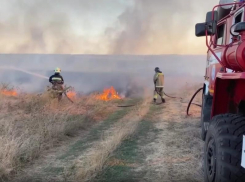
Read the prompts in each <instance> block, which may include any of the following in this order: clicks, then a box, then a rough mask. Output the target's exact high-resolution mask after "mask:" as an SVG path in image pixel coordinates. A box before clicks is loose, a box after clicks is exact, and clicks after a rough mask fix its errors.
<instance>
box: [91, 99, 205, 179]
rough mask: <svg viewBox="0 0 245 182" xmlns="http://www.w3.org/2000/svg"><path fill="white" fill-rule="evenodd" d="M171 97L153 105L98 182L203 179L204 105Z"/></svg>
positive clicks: (116, 152) (114, 154)
mask: <svg viewBox="0 0 245 182" xmlns="http://www.w3.org/2000/svg"><path fill="white" fill-rule="evenodd" d="M185 111H186V104H183V103H180V102H179V100H178V99H167V102H166V103H165V104H163V105H152V106H151V108H150V111H149V112H148V114H147V115H146V116H145V117H144V118H143V119H142V121H141V122H140V124H139V126H138V129H137V130H136V132H135V133H134V135H132V136H131V137H130V138H128V139H127V140H125V141H124V142H123V143H122V144H121V146H120V147H119V148H118V149H117V150H116V151H115V152H114V153H113V155H112V156H111V158H110V159H109V160H108V162H107V166H106V168H104V170H103V172H102V173H101V175H100V176H98V177H97V179H96V182H115V181H117V182H125V181H128V182H187V181H188V182H202V147H203V142H202V141H201V139H200V124H199V119H200V118H199V114H200V109H199V108H198V107H195V106H193V107H192V109H191V111H192V112H191V113H195V114H194V115H192V116H190V117H186V115H185Z"/></svg>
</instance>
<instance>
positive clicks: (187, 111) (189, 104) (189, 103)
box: [117, 88, 203, 116]
mask: <svg viewBox="0 0 245 182" xmlns="http://www.w3.org/2000/svg"><path fill="white" fill-rule="evenodd" d="M202 89H203V88H199V89H198V90H197V91H196V92H195V93H194V95H193V96H192V98H191V100H190V101H189V102H181V103H188V106H187V110H186V114H187V115H188V116H189V110H190V106H191V105H196V106H198V107H202V105H200V104H197V103H192V101H193V100H194V98H195V97H196V95H197V94H198V93H199V92H200V91H201V90H202ZM155 91H156V93H157V94H158V95H160V96H161V94H160V93H159V92H158V91H157V90H156V89H155ZM163 94H164V95H165V96H166V97H169V98H172V99H178V98H179V99H180V100H181V101H182V100H183V98H182V97H176V96H170V95H168V94H166V93H165V92H164V91H163ZM133 106H135V105H133V104H132V105H124V106H123V105H122V106H117V107H133Z"/></svg>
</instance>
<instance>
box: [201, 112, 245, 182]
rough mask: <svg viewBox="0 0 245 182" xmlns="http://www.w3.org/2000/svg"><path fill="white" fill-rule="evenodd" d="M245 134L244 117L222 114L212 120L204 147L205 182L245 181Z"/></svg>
mask: <svg viewBox="0 0 245 182" xmlns="http://www.w3.org/2000/svg"><path fill="white" fill-rule="evenodd" d="M244 134H245V117H244V116H241V115H237V114H222V115H218V116H215V117H214V118H213V119H212V120H211V123H210V125H209V129H208V132H207V135H206V141H205V147H204V175H205V182H223V181H225V182H233V181H237V182H240V181H245V169H244V168H243V167H241V155H242V154H241V151H242V141H243V135H244Z"/></svg>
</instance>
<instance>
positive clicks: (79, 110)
mask: <svg viewBox="0 0 245 182" xmlns="http://www.w3.org/2000/svg"><path fill="white" fill-rule="evenodd" d="M5 90H6V91H5ZM11 90H12V91H13V89H9V88H8V87H2V89H0V93H1V94H0V99H1V102H0V109H1V112H0V125H1V127H0V178H8V177H9V176H10V175H12V174H14V173H16V172H18V170H19V169H20V168H22V167H23V165H25V164H27V163H29V162H31V161H33V160H34V159H36V158H38V157H39V156H40V154H41V153H42V152H43V151H44V150H47V149H49V148H52V147H54V146H56V145H57V143H58V142H59V141H60V140H63V139H66V137H68V136H72V135H74V134H75V132H76V131H77V130H79V129H83V128H86V127H87V126H90V125H92V124H93V123H95V121H101V120H103V119H104V118H105V117H107V116H108V115H109V114H110V113H112V112H114V111H115V110H116V107H115V103H113V102H110V103H105V102H103V101H98V100H96V99H95V96H93V95H91V96H84V97H77V96H76V94H75V92H70V93H68V97H69V98H72V99H75V103H74V104H71V103H70V102H69V101H68V100H65V98H64V99H63V100H62V101H61V102H60V103H58V102H57V101H56V100H54V99H50V97H49V96H48V94H47V93H45V94H42V95H31V94H19V95H18V94H17V93H16V94H13V93H12V92H10V91H11ZM13 96H14V97H13ZM109 105H110V107H108V106H109Z"/></svg>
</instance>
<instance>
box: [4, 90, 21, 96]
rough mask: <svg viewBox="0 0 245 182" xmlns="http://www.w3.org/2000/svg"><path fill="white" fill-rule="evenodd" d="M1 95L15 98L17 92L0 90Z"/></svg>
mask: <svg viewBox="0 0 245 182" xmlns="http://www.w3.org/2000/svg"><path fill="white" fill-rule="evenodd" d="M0 93H1V94H3V95H6V96H17V92H16V91H15V90H5V89H4V90H1V91H0Z"/></svg>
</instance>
